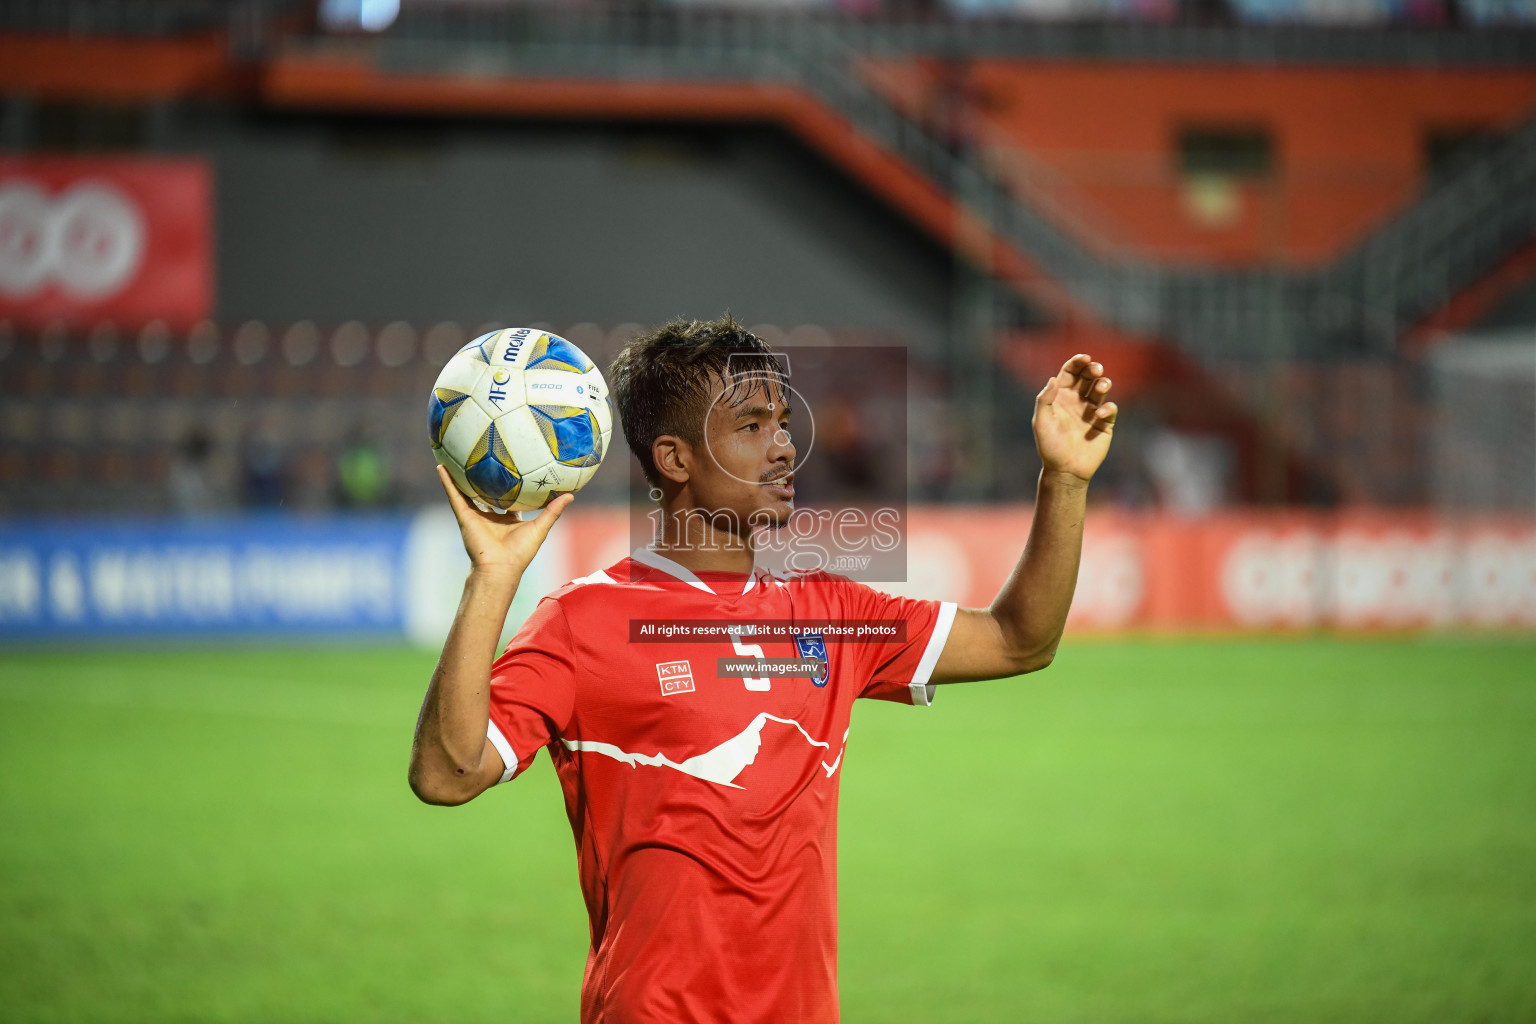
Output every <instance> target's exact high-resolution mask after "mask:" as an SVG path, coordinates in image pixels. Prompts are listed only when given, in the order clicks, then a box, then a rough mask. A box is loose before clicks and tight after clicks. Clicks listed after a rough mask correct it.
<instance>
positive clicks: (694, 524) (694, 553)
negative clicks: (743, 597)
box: [651, 508, 757, 573]
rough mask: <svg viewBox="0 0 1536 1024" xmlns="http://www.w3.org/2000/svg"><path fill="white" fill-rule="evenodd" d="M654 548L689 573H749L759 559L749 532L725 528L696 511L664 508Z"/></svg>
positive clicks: (652, 545)
mask: <svg viewBox="0 0 1536 1024" xmlns="http://www.w3.org/2000/svg"><path fill="white" fill-rule="evenodd" d="M651 547H652V548H653V549H654V550H655V551H656V552H657V553H658V554H661V555H665V556H666V557H667V558H670V559H671V560H672V561H674V562H676V563H677V564H678V565H680V566H682V567H683V568H685V569H687V570H689V571H690V572H739V573H750V572H751V571H752V567H753V565H754V564H755V563H756V560H757V555H756V551H755V550H754V548H753V543H752V536H751V534H750V533H748V535H747V536H745V537H743V536H741V535H740V534H739V533H737V532H736V531H734V530H728V529H723V528H721V527H719V526H717V525H716V524H715V523H714V522H712V521H711V518H710V517H709V516H708V515H706V514H704V513H703V512H701V511H699V510H697V509H675V508H667V509H664V511H663V513H662V516H661V530H660V535H659V536H658V537H657V538H656V539H655V540H654V541H653V542H652V544H651Z"/></svg>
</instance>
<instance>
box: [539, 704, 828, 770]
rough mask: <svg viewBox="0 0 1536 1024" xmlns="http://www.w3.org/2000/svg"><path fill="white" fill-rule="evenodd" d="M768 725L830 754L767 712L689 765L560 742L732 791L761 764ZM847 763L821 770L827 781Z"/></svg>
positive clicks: (592, 742) (788, 721) (576, 742)
mask: <svg viewBox="0 0 1536 1024" xmlns="http://www.w3.org/2000/svg"><path fill="white" fill-rule="evenodd" d="M768 722H779V723H780V724H783V725H792V726H794V727H795V729H796V730H798V731H799V733H800V735H801V736H804V737H805V742H807V743H809V744H811V745H812V746H813V747H825V748H826V749H827V751H828V752H829V753H830V752H831V750H832V745H831V744H830V743H824V742H822V741H821V740H818V739H816V738H815V737H813V736H812V735H811V734H810V733H808V732H806V731H805V727H804V726H802V725H801V724H800V723H799V722H797V721H795V720H794V719H793V718H779V717H778V716H777V715H770V714H769V713H768V712H766V711H763V712H760V713H759V714H758V716H757V717H756V718H754V719H752V724H751V725H749V726H747V727H746V728H745V729H743V730H742V731H741V732H739V733H737V734H736V735H735V736H732V737H731V738H730V739H728V740H726V741H725V742H724V743H722V744H720V745H719V746H718V747H714V748H712V749H710V750H706V751H704V753H702V754H698V755H696V756H694V757H690V758H689V759H688V760H686V761H674V760H672V759H671V758H670V757H667V756H666V755H665V754H662V753H656V754H631V753H629V752H628V751H626V750H620V749H619V748H618V747H616V746H614V745H613V744H612V743H602V742H599V741H596V740H568V739H565V738H564V737H561V739H560V742H561V743H563V744H565V748H566V749H567V750H570V751H573V752H574V751H577V750H580V751H583V752H585V753H592V754H602V755H603V756H605V757H611V758H613V759H614V760H615V761H622V762H624V763H625V764H627V765H629V766H630V767H631V768H634V767H637V766H639V765H642V764H644V765H650V766H651V767H654V768H671V769H672V770H673V771H679V772H682V773H683V774H684V775H692V776H693V777H694V778H696V779H703V780H704V781H705V782H713V783H715V784H717V785H721V786H729V787H731V788H732V789H742V788H744V787H742V786H738V785H736V781H735V780H736V776H738V775H740V774H741V773H742V771H743V770H744V769H745V768H746V767H747V765H749V764H751V763H752V762H753V761H756V760H757V751H758V748H759V747H761V746H762V745H763V726H764V725H766V724H767V723H768ZM847 744H848V733H847V732H844V733H843V745H844V746H845V747H846V746H847ZM842 762H843V752H842V751H841V750H839V751H838V752H837V758H836V760H834V761H833V762H832V763H831V764H827V762H825V761H823V762H821V767H822V769H823V770H825V771H826V773H827V778H829V779H830V778H831V777H832V773H833V772H835V771H837V766H838V765H840V764H842Z"/></svg>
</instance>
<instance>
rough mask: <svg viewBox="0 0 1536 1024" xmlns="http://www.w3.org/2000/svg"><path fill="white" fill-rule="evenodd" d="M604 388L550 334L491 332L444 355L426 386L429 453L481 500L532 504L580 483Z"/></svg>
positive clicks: (607, 410)
mask: <svg viewBox="0 0 1536 1024" xmlns="http://www.w3.org/2000/svg"><path fill="white" fill-rule="evenodd" d="M606 388H607V383H606V382H605V381H604V380H603V377H602V373H601V371H600V370H598V368H597V367H596V365H594V364H593V362H592V360H591V359H589V358H588V357H587V354H586V353H585V352H583V351H581V349H580V348H578V347H577V346H575V345H573V344H571V343H570V342H569V341H567V340H566V339H564V338H562V337H560V336H559V335H556V334H550V333H549V332H547V331H536V330H533V329H532V328H527V327H512V328H507V329H505V330H498V331H491V332H489V333H486V334H483V335H481V336H480V337H478V338H476V339H474V340H473V341H471V342H469V343H468V344H466V345H464V346H463V347H462V348H460V349H459V351H458V352H456V353H455V354H454V355H453V356H451V357H450V358H449V360H448V362H447V364H446V365H444V367H443V369H442V372H441V373H440V374H439V375H438V378H437V381H436V383H435V384H434V385H433V388H432V392H431V394H430V395H429V396H428V401H427V429H428V440H429V441H430V442H431V446H432V453H433V455H434V456H435V457H436V458H437V461H438V462H439V463H441V464H442V465H443V466H444V467H445V468H446V469H447V470H448V473H449V475H450V476H452V477H453V480H454V483H455V484H457V485H458V488H459V490H461V491H463V492H464V494H466V495H468V496H469V497H471V498H474V499H476V500H477V501H479V502H481V503H482V504H483V505H486V506H489V507H491V508H495V509H498V510H501V511H513V510H525V509H536V508H541V507H543V506H544V505H546V504H548V503H549V502H550V501H551V500H553V498H555V497H557V496H558V495H560V494H563V493H574V492H576V491H579V490H580V489H581V488H582V487H584V486H585V485H586V483H587V481H589V480H590V479H591V478H592V475H593V474H594V473H595V472H596V471H597V467H598V466H599V465H600V464H601V463H602V461H603V457H604V455H606V454H607V450H608V442H609V440H610V439H611V436H612V431H613V413H612V408H611V406H610V405H609V404H608V402H607V400H606V399H605V398H603V397H602V396H603V395H604V394H605V390H606Z"/></svg>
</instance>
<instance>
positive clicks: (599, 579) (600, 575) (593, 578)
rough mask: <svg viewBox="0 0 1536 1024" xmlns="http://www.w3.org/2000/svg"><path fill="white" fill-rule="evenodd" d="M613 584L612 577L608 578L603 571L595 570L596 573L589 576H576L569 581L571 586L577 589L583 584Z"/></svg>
mask: <svg viewBox="0 0 1536 1024" xmlns="http://www.w3.org/2000/svg"><path fill="white" fill-rule="evenodd" d="M613 582H614V579H613V577H612V576H609V575H608V574H607V573H606V572H603V570H601V569H599V570H597V572H594V573H593V574H592V575H590V576H578V577H576V578H575V579H574V580H571V585H572V586H578V587H579V586H581V585H582V584H584V583H613Z"/></svg>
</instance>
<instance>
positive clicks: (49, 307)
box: [0, 158, 213, 328]
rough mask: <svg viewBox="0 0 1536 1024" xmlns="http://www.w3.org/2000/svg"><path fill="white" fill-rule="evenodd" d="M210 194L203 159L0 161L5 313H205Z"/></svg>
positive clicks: (0, 284)
mask: <svg viewBox="0 0 1536 1024" xmlns="http://www.w3.org/2000/svg"><path fill="white" fill-rule="evenodd" d="M212 197H213V186H212V176H211V174H210V173H209V169H208V165H207V164H206V163H205V162H204V161H202V160H197V159H127V158H123V159H105V158H103V159H73V158H39V159H30V158H0V319H8V320H13V321H16V322H19V323H22V324H25V325H29V326H38V327H40V326H42V325H44V324H47V323H49V322H52V321H59V320H62V321H64V322H66V323H69V324H73V325H85V324H89V323H92V322H95V321H100V320H111V321H114V322H116V323H117V324H118V325H119V326H123V327H134V326H137V325H141V324H144V323H147V322H149V321H151V320H164V321H166V322H167V323H169V324H170V325H171V326H173V327H179V328H185V327H188V326H190V325H191V324H193V323H195V322H197V321H198V320H201V319H204V318H205V317H207V316H208V315H209V313H210V311H211V310H212V307H213V268H212V262H213V260H212V227H211V222H212V212H211V211H212Z"/></svg>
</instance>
